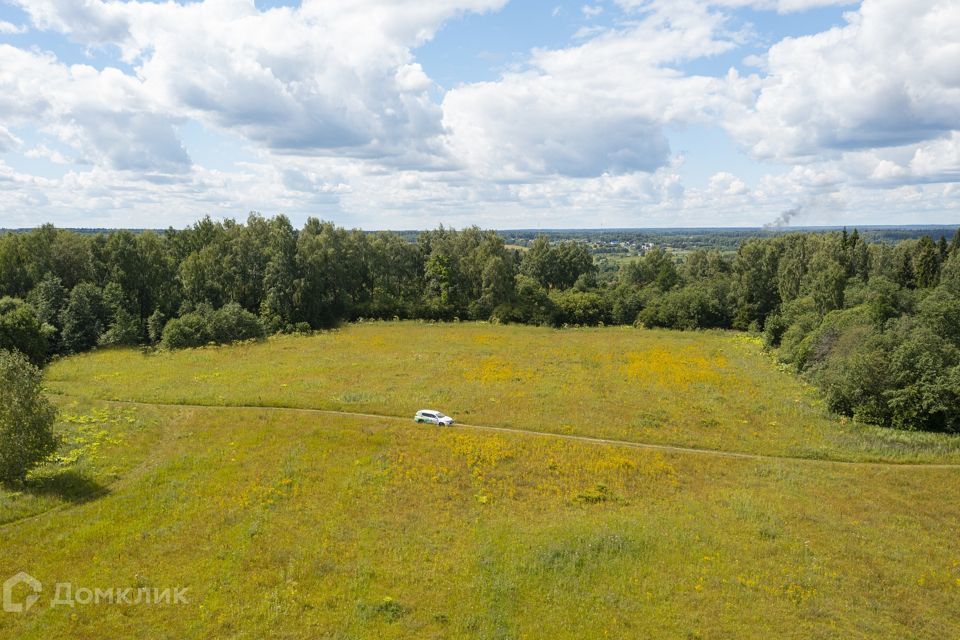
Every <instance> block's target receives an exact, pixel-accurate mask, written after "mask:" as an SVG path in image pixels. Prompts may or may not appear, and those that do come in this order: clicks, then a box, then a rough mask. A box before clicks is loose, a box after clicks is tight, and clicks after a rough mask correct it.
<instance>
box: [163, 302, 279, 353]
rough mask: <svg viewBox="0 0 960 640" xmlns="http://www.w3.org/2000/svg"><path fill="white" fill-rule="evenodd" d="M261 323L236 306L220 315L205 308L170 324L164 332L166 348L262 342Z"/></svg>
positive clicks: (171, 321)
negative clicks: (254, 340)
mask: <svg viewBox="0 0 960 640" xmlns="http://www.w3.org/2000/svg"><path fill="white" fill-rule="evenodd" d="M263 335H264V332H263V325H262V324H260V319H259V318H257V316H255V315H253V314H252V313H250V312H249V311H246V310H245V309H243V308H242V307H241V306H240V305H238V304H236V303H230V304H227V305H225V306H223V307H221V308H220V309H217V310H216V311H210V310H209V309H208V308H202V309H199V310H197V311H193V312H190V313H185V314H184V315H182V316H180V317H179V318H174V319H173V320H170V321H169V322H168V323H167V324H166V326H165V327H164V328H163V340H162V343H163V346H164V347H166V348H167V349H186V348H190V347H199V346H202V345H205V344H207V343H209V342H216V343H218V344H225V343H228V342H235V341H237V340H250V339H253V338H262V337H263Z"/></svg>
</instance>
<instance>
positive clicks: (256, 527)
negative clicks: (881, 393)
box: [0, 323, 960, 639]
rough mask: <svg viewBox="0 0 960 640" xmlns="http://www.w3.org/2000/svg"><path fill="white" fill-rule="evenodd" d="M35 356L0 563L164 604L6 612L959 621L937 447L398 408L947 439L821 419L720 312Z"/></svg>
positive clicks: (241, 634) (265, 630)
mask: <svg viewBox="0 0 960 640" xmlns="http://www.w3.org/2000/svg"><path fill="white" fill-rule="evenodd" d="M47 380H48V382H47V384H48V386H49V388H50V389H51V390H52V391H55V392H57V393H59V394H61V395H59V396H56V401H57V402H58V404H59V405H60V406H61V410H62V412H61V422H60V425H59V427H58V428H59V430H60V431H61V433H62V434H63V436H64V445H63V450H62V452H61V453H60V454H59V455H58V456H57V458H56V459H54V460H52V461H51V462H50V463H49V464H48V465H46V466H44V467H43V468H41V469H40V470H38V471H37V472H36V473H35V474H34V476H35V477H34V478H31V481H30V482H31V488H30V489H29V490H26V491H23V492H21V493H20V494H19V495H16V496H12V495H10V493H9V492H7V493H6V494H4V493H2V492H0V522H5V523H6V524H4V525H0V550H2V553H0V576H7V575H13V574H14V573H16V572H18V571H21V570H23V571H28V572H29V573H30V574H31V575H33V576H35V577H36V578H38V579H39V580H41V582H43V584H44V586H45V589H48V590H52V587H50V585H53V584H55V583H57V582H71V583H73V584H74V585H76V586H85V587H88V588H95V587H101V588H110V587H113V588H131V589H137V588H142V587H148V588H153V587H156V588H167V587H186V588H188V589H189V591H188V596H189V602H188V603H187V604H180V605H162V604H161V605H149V606H147V605H141V606H127V605H107V604H100V605H87V606H81V605H78V606H76V607H73V608H71V607H66V606H61V607H53V608H51V607H49V606H47V605H46V602H47V601H48V600H49V598H50V597H51V596H52V595H53V594H52V593H47V591H45V592H44V597H45V600H44V601H43V603H44V604H43V606H41V605H37V606H36V607H34V608H33V609H31V610H30V611H29V612H27V613H25V614H0V637H3V638H6V637H10V638H24V639H27V638H50V637H72V638H91V639H93V638H96V639H99V638H105V637H107V638H109V637H144V638H177V639H180V638H251V639H254V638H265V637H270V638H311V639H312V638H330V639H347V638H438V639H439V638H501V639H510V638H517V639H519V638H557V639H563V638H646V637H657V638H661V637H662V638H771V637H776V638H804V639H807V638H838V637H842V638H950V637H960V537H958V535H957V534H958V528H960V503H958V502H957V501H956V500H954V499H953V496H955V495H957V492H958V491H960V470H957V469H950V468H928V469H923V468H916V467H910V468H907V467H902V466H897V465H896V464H891V465H879V466H878V465H855V464H854V465H851V464H834V463H830V462H822V461H819V462H811V461H809V460H805V459H797V460H791V459H765V460H749V459H735V458H727V457H718V456H709V455H699V454H686V453H679V452H677V453H670V452H661V451H650V450H643V449H637V448H634V447H629V446H619V445H608V444H596V443H587V442H579V441H570V440H563V439H557V438H552V437H549V436H544V435H536V434H522V433H500V432H486V431H479V430H470V429H463V428H456V427H454V428H451V429H437V428H435V427H426V426H422V425H415V424H413V423H412V421H411V420H410V417H411V416H412V414H413V412H414V411H415V410H416V409H418V408H421V405H434V406H435V407H436V408H439V409H442V410H445V411H447V412H449V413H451V414H453V415H455V416H456V417H458V418H460V419H461V420H463V421H465V422H469V423H476V424H483V425H502V426H513V427H516V428H520V429H532V430H539V431H551V432H557V433H576V434H584V435H598V436H605V437H616V438H623V439H628V440H635V441H645V442H647V441H649V442H661V443H664V442H668V443H676V444H684V445H692V446H698V447H704V448H718V449H727V450H737V451H753V452H761V453H772V454H778V455H798V456H804V457H810V456H815V457H820V458H823V457H836V458H838V459H861V458H862V459H866V458H870V459H874V458H887V459H889V460H891V461H894V462H896V461H902V460H926V461H950V460H955V459H956V455H957V454H956V452H957V450H958V445H957V443H956V440H955V439H950V438H947V437H944V436H940V437H937V436H925V437H920V436H919V435H918V434H895V433H890V434H889V435H888V434H887V433H886V432H879V431H877V430H870V429H866V428H864V427H860V426H857V425H852V424H841V423H840V422H838V421H837V420H835V419H833V418H831V417H830V416H829V415H827V414H825V413H824V412H823V411H822V409H821V408H820V407H819V405H818V404H817V403H816V402H815V401H814V398H813V396H812V394H811V392H810V391H809V390H808V389H807V388H806V387H804V386H803V385H802V384H801V383H800V382H798V381H797V379H796V378H794V377H793V376H792V375H790V374H789V373H786V372H784V371H781V370H779V369H777V367H776V366H775V365H774V364H773V363H772V361H771V360H770V359H769V358H768V357H767V356H766V355H764V354H763V353H762V351H761V350H760V347H759V346H758V345H757V344H756V343H755V342H754V341H752V340H750V339H749V338H746V337H744V336H738V335H735V334H724V333H683V334H680V333H671V332H653V331H638V330H627V329H597V330H583V331H563V332H557V331H550V330H545V329H536V328H529V327H494V326H487V325H468V324H461V325H428V324H415V323H400V324H392V323H385V324H363V325H354V326H350V327H347V328H345V329H343V330H341V331H336V332H330V333H325V334H322V335H318V336H313V337H284V338H277V339H271V340H268V341H266V342H264V343H256V344H245V345H239V346H235V347H222V348H205V349H199V350H193V351H184V352H178V353H155V354H142V353H140V352H138V351H135V350H117V351H102V352H98V353H94V354H88V355H83V356H78V357H74V358H69V359H65V360H62V361H59V362H57V363H55V364H54V365H52V366H51V368H50V370H49V372H48V377H47ZM111 399H127V400H139V401H143V402H148V403H149V402H155V403H196V404H210V405H221V406H210V407H200V408H187V407H175V406H140V405H122V404H116V403H111V402H109V400H111ZM231 404H232V405H262V406H259V407H258V406H251V407H247V408H242V407H239V406H234V407H230V406H226V405H231ZM270 406H272V407H283V406H287V407H317V408H330V409H337V410H346V411H355V412H371V413H381V414H384V417H382V418H377V417H361V416H346V415H327V414H317V413H308V412H303V411H296V410H292V409H284V408H280V409H277V408H272V409H271V408H267V407H270ZM711 411H713V413H711ZM389 416H399V418H393V417H389ZM58 478H66V480H58ZM80 479H85V480H86V481H87V485H85V486H86V488H92V489H94V490H93V491H91V492H86V493H85V492H83V491H81V490H80V489H78V488H77V487H76V486H74V485H77V484H79V483H80ZM58 483H59V484H58ZM44 485H49V486H53V487H57V488H56V489H50V490H41V489H40V487H42V486H44Z"/></svg>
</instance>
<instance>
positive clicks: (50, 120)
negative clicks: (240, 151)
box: [0, 45, 190, 172]
mask: <svg viewBox="0 0 960 640" xmlns="http://www.w3.org/2000/svg"><path fill="white" fill-rule="evenodd" d="M0 117H2V118H3V119H4V120H6V121H7V122H10V123H13V124H21V125H25V124H33V125H35V126H38V127H39V128H40V129H41V130H44V131H46V132H49V133H51V134H54V135H56V136H57V137H59V138H60V139H61V140H62V141H63V142H64V143H66V144H68V145H70V146H71V147H73V148H74V149H76V150H77V152H78V154H79V155H80V156H81V157H83V158H84V159H86V160H87V161H88V162H94V163H101V164H103V165H104V166H108V167H111V168H115V169H130V170H145V171H167V172H178V171H184V170H186V169H188V168H189V166H190V159H189V157H188V156H187V154H186V152H185V151H184V149H183V147H182V146H181V144H180V142H179V140H178V139H177V137H176V134H175V132H174V129H173V123H174V122H175V120H174V119H173V118H172V117H170V116H168V115H166V114H164V113H158V112H157V111H156V110H155V107H154V105H152V104H150V102H149V100H147V99H146V98H145V97H144V95H143V87H142V85H141V83H140V82H139V80H137V79H136V78H133V77H131V76H127V75H124V74H123V73H121V72H120V71H118V70H116V69H112V68H107V69H105V70H103V71H98V70H96V69H94V68H93V67H89V66H85V65H73V66H69V67H68V66H66V65H64V64H61V63H60V62H58V61H57V60H56V59H55V58H54V57H53V56H52V55H50V54H39V53H34V52H28V51H24V50H22V49H18V48H16V47H12V46H10V45H0Z"/></svg>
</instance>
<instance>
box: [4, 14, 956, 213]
mask: <svg viewBox="0 0 960 640" xmlns="http://www.w3.org/2000/svg"><path fill="white" fill-rule="evenodd" d="M515 1H517V0H515ZM505 3H506V0H392V1H388V0H355V1H353V2H330V1H329V0H304V2H303V3H302V5H301V6H300V7H297V8H285V7H282V8H277V9H272V10H269V11H259V10H257V8H256V5H255V3H254V1H253V0H205V1H203V2H191V3H179V2H172V1H168V2H162V3H156V2H147V1H144V0H133V1H130V2H121V1H116V0H84V1H82V2H77V1H75V0H30V1H29V2H27V0H21V1H20V4H21V6H22V7H23V8H24V9H25V11H27V13H28V15H29V16H30V19H31V21H32V24H33V25H34V26H36V27H38V28H41V29H51V30H55V31H60V32H62V33H63V34H66V36H67V37H68V38H70V39H72V40H74V41H75V42H77V43H79V44H80V45H81V47H83V48H86V49H87V50H89V51H95V52H96V53H97V54H98V55H97V56H94V58H96V59H100V60H102V59H104V58H107V59H109V58H110V57H111V56H112V57H116V56H117V55H119V56H121V57H122V59H123V60H124V61H125V62H126V65H120V64H117V66H118V67H119V66H123V68H124V69H128V71H126V72H125V71H121V70H120V69H118V68H105V69H95V68H93V67H91V66H87V65H68V64H64V63H63V62H62V61H61V60H58V59H57V58H56V57H54V55H53V54H50V53H41V52H40V51H39V49H31V50H24V49H18V48H15V47H12V46H9V45H0V122H2V123H3V125H2V126H0V152H3V153H10V152H11V151H14V152H17V153H20V154H22V155H23V156H26V157H31V158H46V159H48V160H50V161H51V162H55V163H65V164H67V165H68V166H70V165H72V166H71V168H70V170H68V171H67V173H66V175H64V176H63V177H62V178H49V179H48V178H40V177H34V176H30V175H27V174H25V173H22V172H21V171H18V170H16V169H13V168H11V167H10V166H9V165H7V164H3V163H2V162H0V211H3V212H4V224H5V225H7V224H10V223H8V222H7V219H8V218H11V219H14V220H19V221H20V224H35V223H36V222H37V221H38V220H37V219H36V216H38V215H40V214H38V211H40V212H43V213H42V215H44V216H45V217H48V218H52V219H57V220H59V221H63V222H68V221H70V220H76V221H77V223H78V224H83V225H87V226H90V225H96V224H114V225H129V226H143V224H144V223H145V221H149V222H148V224H150V225H152V226H157V225H159V226H165V225H166V224H178V225H179V224H186V223H189V222H190V221H192V220H193V219H195V218H196V217H197V216H198V215H202V214H204V213H211V214H213V215H218V214H221V215H243V214H244V212H246V211H248V210H250V209H259V210H262V211H264V212H265V213H270V212H279V211H283V212H285V213H288V214H291V216H292V217H294V219H298V218H300V219H302V218H303V217H305V216H306V215H308V214H310V215H317V214H318V213H319V214H322V215H324V216H328V217H333V218H335V219H337V220H338V221H340V222H342V223H344V224H350V225H352V224H360V225H364V226H372V227H377V226H379V227H384V226H389V227H394V228H396V227H408V228H410V227H424V226H430V225H433V224H436V223H438V222H444V223H447V224H451V223H452V224H459V225H460V226H463V225H466V224H473V223H481V224H488V225H494V226H500V227H516V226H536V224H538V223H540V222H542V223H543V226H549V225H552V226H581V227H582V226H598V225H599V224H606V225H615V224H616V225H619V226H644V225H661V226H678V225H683V224H701V225H702V224H756V223H758V222H763V221H765V220H770V219H773V218H774V217H776V216H777V215H778V214H780V213H781V212H783V211H785V210H787V209H791V208H796V207H797V206H798V205H801V206H802V209H803V212H804V213H803V220H804V222H805V223H810V224H815V223H818V222H827V223H831V222H836V221H837V219H836V214H835V213H834V214H833V215H834V217H832V218H831V217H830V215H829V214H828V212H829V211H831V210H832V211H834V212H835V211H837V210H843V209H844V208H846V209H845V214H844V215H845V216H847V217H846V218H845V219H844V221H846V220H847V219H849V220H851V222H854V221H856V219H857V216H858V215H859V216H867V215H875V216H876V217H874V218H872V219H869V220H868V221H873V222H877V221H891V219H892V218H895V216H896V215H897V212H898V211H901V212H902V211H903V210H904V209H905V208H907V207H909V209H910V210H911V211H918V212H923V213H924V214H925V215H927V216H928V218H927V219H929V220H933V219H938V217H939V218H940V219H942V218H950V217H951V216H952V217H953V218H954V219H955V217H956V214H957V212H958V210H960V204H958V201H960V199H958V198H957V195H958V191H957V190H956V187H955V185H952V184H949V183H950V182H956V181H960V133H958V131H957V124H956V123H957V122H960V71H958V69H960V67H958V65H956V62H955V61H956V60H957V59H960V44H958V43H960V26H958V22H960V18H958V15H957V13H958V11H960V6H958V5H957V4H956V3H954V2H939V3H937V2H933V0H914V1H912V2H907V1H906V0H865V2H864V3H863V6H862V8H861V9H860V10H859V11H854V12H852V13H850V14H848V15H849V19H848V23H847V24H846V25H845V26H844V27H841V28H837V29H833V30H830V31H827V32H825V33H822V34H816V35H813V36H809V37H803V38H788V39H785V40H783V41H781V42H779V43H777V44H775V45H774V46H773V47H771V48H770V50H769V51H767V52H765V53H764V54H763V55H758V56H754V57H752V58H751V63H752V64H754V65H755V66H756V68H757V73H753V74H750V75H747V76H742V75H741V74H739V73H737V72H736V71H733V70H731V71H730V72H729V73H728V74H727V75H726V76H723V77H712V76H708V75H693V74H690V73H688V72H685V71H684V69H685V67H687V63H689V62H690V61H694V60H698V59H704V58H711V57H714V56H719V55H721V54H725V53H729V52H733V51H736V50H737V48H738V47H740V46H741V45H743V44H744V42H745V41H747V40H750V41H751V43H752V44H756V42H755V41H753V40H752V39H751V38H752V36H751V35H750V34H749V32H748V31H744V30H742V29H741V31H736V32H731V25H737V24H740V23H739V22H737V21H736V20H732V19H731V18H730V15H731V11H732V10H733V9H735V8H740V7H750V8H753V9H757V10H768V11H778V12H781V13H787V12H793V11H802V10H804V9H808V8H811V7H817V6H826V5H841V4H848V3H844V2H838V1H833V0H669V1H668V0H618V2H616V4H617V5H619V6H620V7H621V8H622V9H624V10H625V11H626V12H627V14H626V16H625V17H624V16H623V15H620V14H618V12H617V10H616V8H615V7H614V6H613V3H607V4H605V5H603V7H605V8H606V10H607V13H609V14H611V16H610V21H612V24H613V26H612V27H611V26H603V24H604V23H606V22H607V20H604V21H603V23H598V22H591V23H590V25H591V26H590V28H588V29H583V30H581V31H580V32H578V34H577V35H576V36H575V37H573V38H572V39H571V40H570V41H569V42H568V44H567V45H566V46H563V47H559V48H552V49H534V50H532V51H530V52H529V54H528V56H527V58H526V60H525V61H524V62H523V63H522V64H519V65H513V66H511V67H509V68H508V70H507V71H505V72H503V73H502V75H501V76H500V77H498V78H497V79H496V80H494V81H489V82H476V83H466V84H461V85H459V86H457V87H456V88H454V89H452V90H449V91H447V92H446V93H445V94H444V93H443V89H442V88H441V87H439V86H438V85H436V84H435V83H434V82H433V80H431V78H430V77H429V76H428V74H427V72H426V71H425V69H424V66H422V65H421V64H420V62H418V60H417V59H416V47H417V46H419V45H420V44H423V43H424V42H426V41H428V40H430V39H431V38H432V37H433V35H434V33H435V32H436V31H437V30H438V29H440V28H441V27H442V25H443V24H444V22H445V21H447V20H450V19H452V18H455V17H457V16H459V15H461V14H463V13H464V12H485V11H495V10H497V9H499V8H501V7H502V6H503V5H504V4H505ZM574 6H576V5H574ZM603 7H601V5H600V4H599V3H597V2H590V3H589V4H586V5H583V6H582V8H581V13H582V14H583V15H586V16H587V17H590V15H589V14H591V13H595V12H596V11H597V10H599V9H601V8H603ZM558 9H559V7H558ZM559 13H560V11H558V10H554V12H553V15H554V16H557V15H559ZM568 17H570V18H573V17H575V16H568ZM605 17H606V16H605ZM3 28H4V27H2V25H0V31H2V30H3ZM16 28H17V29H19V27H16ZM735 28H740V27H735ZM738 57H742V55H741V56H738ZM423 64H424V65H425V66H427V67H428V68H429V65H427V63H426V62H424V63H423ZM127 65H128V66H127ZM129 70H132V71H129ZM191 121H196V122H199V123H200V125H202V126H200V128H201V129H206V130H208V131H214V132H215V131H217V130H221V131H227V132H229V135H230V137H231V138H236V137H239V138H244V139H245V140H246V142H245V143H244V147H245V149H248V150H249V154H250V155H249V157H253V158H256V160H255V161H254V162H250V163H246V164H243V163H239V162H235V163H232V164H233V165H234V166H235V167H236V169H235V170H234V171H231V172H225V171H214V170H211V169H209V168H205V167H203V166H199V165H198V164H196V163H194V162H193V161H192V160H191V158H190V156H189V155H188V154H187V151H186V150H185V148H184V145H183V144H182V143H181V141H180V139H179V138H178V131H183V130H185V129H188V128H189V127H183V126H181V125H184V124H185V123H188V122H191ZM690 123H699V124H701V125H703V126H705V127H709V126H711V125H712V126H723V127H725V128H726V129H727V130H728V131H729V132H730V133H731V135H732V136H734V137H735V139H736V140H737V141H738V142H739V143H740V144H741V145H742V146H743V147H744V148H745V149H747V150H749V151H750V153H751V154H752V155H753V157H754V158H758V159H760V160H763V161H767V162H770V163H779V164H782V165H784V167H783V169H779V168H771V169H770V170H769V172H768V173H769V175H766V176H765V177H760V178H757V177H755V175H756V174H752V175H754V177H751V178H750V179H749V180H746V179H744V178H742V177H740V176H738V175H735V174H734V173H733V172H732V171H733V170H731V171H726V170H723V169H725V168H726V167H733V166H736V167H738V168H737V169H736V171H737V172H738V173H741V172H740V170H739V166H740V165H739V164H736V165H734V164H725V163H724V158H717V162H716V168H715V169H713V170H712V175H711V176H710V177H709V178H705V179H704V183H703V184H699V185H696V184H695V185H684V184H682V181H681V178H680V176H681V174H682V171H681V166H680V165H681V163H682V159H681V158H679V157H677V156H676V155H674V154H673V153H672V152H671V149H670V145H669V143H668V136H667V133H666V132H667V131H668V130H673V129H674V127H676V128H683V126H684V125H686V124H690ZM5 127H7V128H5ZM31 129H32V130H33V131H32V133H38V134H40V135H36V136H34V135H27V134H26V133H25V132H30V131H31ZM12 132H16V133H17V135H21V136H22V137H24V138H25V139H27V140H29V141H30V142H29V143H28V144H27V145H25V144H24V143H23V142H22V141H21V140H19V139H18V138H17V137H16V136H15V135H14V134H13V133H12ZM184 135H188V138H189V134H184ZM54 139H55V140H56V141H54ZM35 140H45V141H46V142H47V143H48V144H49V146H47V145H46V144H42V143H39V142H35ZM192 145H193V142H191V146H190V148H191V149H194V147H193V146H192ZM27 147H29V148H27ZM711 151H712V150H711V149H709V148H698V147H696V146H694V148H692V149H691V150H690V151H689V153H690V154H696V153H711ZM197 155H198V157H203V153H202V152H200V153H198V154H197ZM8 161H9V162H11V163H12V164H16V163H15V162H14V161H12V160H9V159H8ZM227 164H229V163H227ZM698 166H699V165H698ZM710 173H711V172H707V175H710ZM743 175H746V174H743ZM748 182H749V183H750V184H748ZM898 207H899V209H898ZM868 210H869V211H870V213H869V214H867V213H863V212H864V211H868ZM171 211H175V212H177V213H175V214H171V213H170V212H171ZM171 215H174V216H176V217H175V218H171V217H169V216H171ZM585 216H588V217H585ZM894 221H895V220H894Z"/></svg>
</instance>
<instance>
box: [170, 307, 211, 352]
mask: <svg viewBox="0 0 960 640" xmlns="http://www.w3.org/2000/svg"><path fill="white" fill-rule="evenodd" d="M210 340H211V338H210V329H209V328H208V327H207V319H206V317H205V316H204V315H203V314H201V313H198V312H193V313H185V314H183V315H182V316H180V317H179V318H174V319H173V320H171V321H170V322H168V323H167V324H166V326H164V328H163V340H162V343H163V346H164V347H166V348H167V349H187V348H189V347H199V346H202V345H205V344H207V343H208V342H210Z"/></svg>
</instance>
